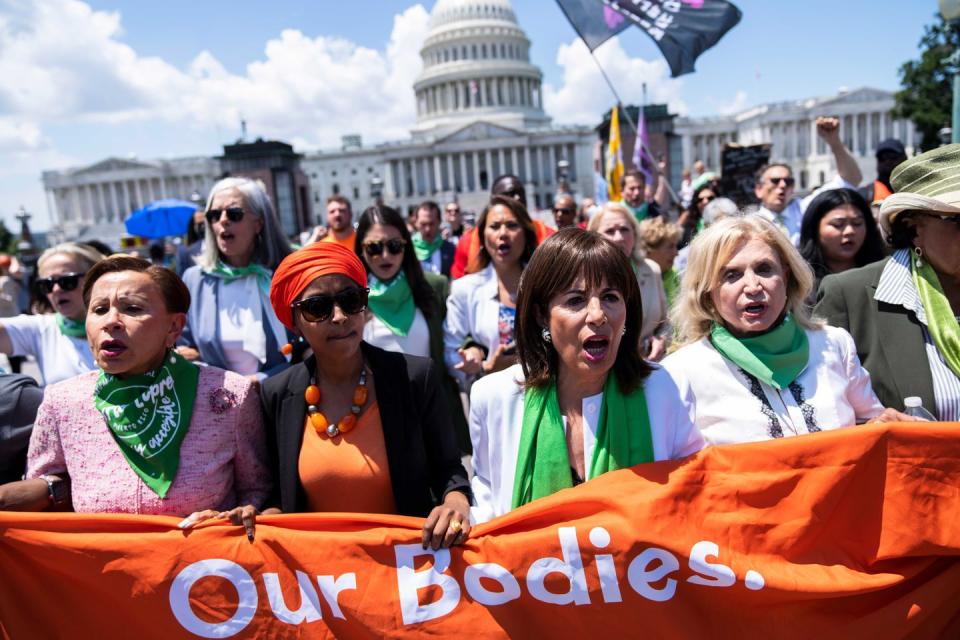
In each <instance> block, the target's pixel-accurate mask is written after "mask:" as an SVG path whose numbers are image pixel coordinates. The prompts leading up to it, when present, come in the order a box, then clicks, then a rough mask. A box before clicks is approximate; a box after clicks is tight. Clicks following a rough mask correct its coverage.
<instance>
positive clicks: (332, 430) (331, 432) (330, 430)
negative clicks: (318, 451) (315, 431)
mask: <svg viewBox="0 0 960 640" xmlns="http://www.w3.org/2000/svg"><path fill="white" fill-rule="evenodd" d="M327 435H328V436H330V437H331V438H336V437H337V436H338V435H340V429H339V428H337V425H335V424H331V425H329V426H328V427H327Z"/></svg>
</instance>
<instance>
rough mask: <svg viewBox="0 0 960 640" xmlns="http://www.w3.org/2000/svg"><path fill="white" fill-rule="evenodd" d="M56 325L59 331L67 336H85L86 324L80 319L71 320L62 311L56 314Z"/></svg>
mask: <svg viewBox="0 0 960 640" xmlns="http://www.w3.org/2000/svg"><path fill="white" fill-rule="evenodd" d="M56 317H57V326H58V327H60V333H62V334H63V335H65V336H67V337H68V338H86V337H87V325H86V323H84V322H83V321H81V320H71V319H70V318H68V317H67V316H65V315H63V314H62V313H58V314H56Z"/></svg>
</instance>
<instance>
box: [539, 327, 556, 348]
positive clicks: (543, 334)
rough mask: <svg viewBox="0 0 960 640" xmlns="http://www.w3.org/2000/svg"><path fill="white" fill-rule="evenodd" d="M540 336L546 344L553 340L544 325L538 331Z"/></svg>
mask: <svg viewBox="0 0 960 640" xmlns="http://www.w3.org/2000/svg"><path fill="white" fill-rule="evenodd" d="M540 337H541V338H543V341H544V342H546V343H547V344H549V343H551V342H553V336H551V335H550V329H547V328H546V327H544V328H543V330H542V331H541V332H540Z"/></svg>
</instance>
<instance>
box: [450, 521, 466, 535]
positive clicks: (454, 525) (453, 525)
mask: <svg viewBox="0 0 960 640" xmlns="http://www.w3.org/2000/svg"><path fill="white" fill-rule="evenodd" d="M449 528H450V530H451V531H453V532H454V533H460V530H461V529H463V525H462V524H461V523H460V521H459V520H451V521H450V526H449Z"/></svg>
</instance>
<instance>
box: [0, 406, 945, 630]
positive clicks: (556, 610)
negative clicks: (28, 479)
mask: <svg viewBox="0 0 960 640" xmlns="http://www.w3.org/2000/svg"><path fill="white" fill-rule="evenodd" d="M958 480H960V424H944V423H940V424H924V425H917V424H912V425H909V424H904V425H893V426H888V427H881V426H870V427H856V428H851V429H846V430H841V431H831V432H827V433H820V434H816V435H812V436H803V437H798V438H790V439H787V440H782V441H777V442H767V443H758V444H748V445H738V446H728V447H717V448H713V449H708V450H706V451H704V452H702V453H701V454H699V455H697V456H695V457H693V458H690V459H688V460H685V461H682V462H670V463H656V464H649V465H641V466H639V467H635V468H633V469H628V470H624V471H619V472H616V473H611V474H608V475H606V476H603V477H601V478H599V479H597V480H594V481H591V482H589V483H587V484H585V485H582V486H580V487H578V488H576V489H571V490H567V491H563V492H561V493H559V494H556V495H555V496H551V497H550V498H546V499H544V500H540V501H537V502H535V503H533V504H530V505H528V506H526V507H524V508H522V509H519V510H517V511H515V512H513V513H510V514H508V515H507V516H504V517H502V518H498V519H497V520H495V521H493V522H490V523H487V524H484V525H480V526H477V527H476V528H474V530H473V534H472V535H471V538H470V540H469V541H468V543H467V544H466V545H465V546H464V547H457V548H454V549H453V550H451V551H444V550H441V551H439V552H432V551H424V550H423V549H422V548H421V547H420V545H419V542H418V541H419V538H420V530H419V527H420V522H419V521H417V520H415V519H413V518H403V517H384V516H362V515H349V516H348V515H343V514H336V515H333V514H299V515H285V516H273V517H264V518H262V519H261V521H260V523H259V524H258V526H257V538H256V540H255V541H254V542H253V543H249V542H248V541H247V540H246V537H245V536H244V534H243V531H242V528H240V527H232V526H229V525H225V524H221V523H215V524H209V525H206V526H202V527H201V528H199V529H197V530H195V531H192V532H187V533H185V532H182V531H180V530H179V529H177V528H176V524H177V522H178V519H176V518H165V517H134V516H123V515H92V516H89V515H73V514H65V515H53V514H49V515H48V514H16V513H8V514H2V515H0V632H2V635H3V636H4V637H7V638H54V637H70V638H114V637H116V638H120V637H123V638H137V639H139V638H144V639H146V638H175V637H197V636H199V637H205V638H230V637H236V638H254V637H256V638H262V637H334V636H335V637H337V638H381V637H405V636H413V635H432V636H437V637H456V638H464V639H467V638H469V639H470V640H473V639H474V638H488V637H491V638H492V637H504V636H511V637H515V638H520V637H546V638H574V637H582V638H592V637H597V636H599V635H601V634H603V635H606V636H608V637H611V638H612V637H639V636H644V637H681V638H703V637H711V638H713V637H739V638H743V637H751V636H759V637H764V638H774V637H775V638H804V639H808V638H816V639H817V640H822V639H823V638H834V637H836V638H840V637H843V638H851V637H852V638H902V637H960V562H958V550H960V482H958Z"/></svg>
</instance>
